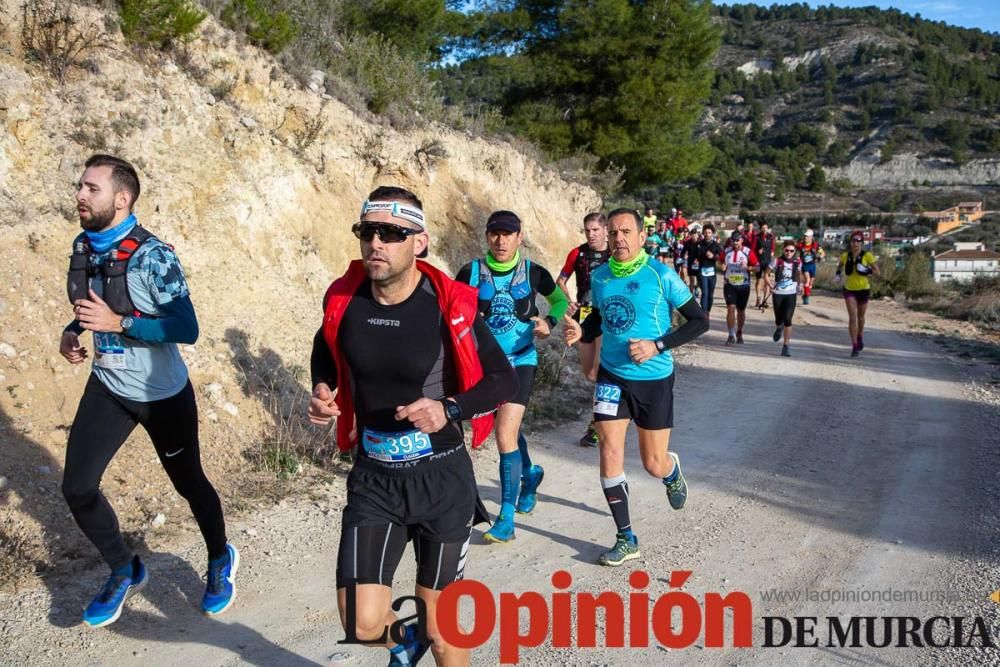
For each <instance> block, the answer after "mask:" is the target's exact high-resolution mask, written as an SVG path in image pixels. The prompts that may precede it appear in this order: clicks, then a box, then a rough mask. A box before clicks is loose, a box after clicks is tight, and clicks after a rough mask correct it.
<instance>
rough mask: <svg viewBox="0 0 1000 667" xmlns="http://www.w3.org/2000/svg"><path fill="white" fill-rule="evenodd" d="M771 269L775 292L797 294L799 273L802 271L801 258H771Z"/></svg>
mask: <svg viewBox="0 0 1000 667" xmlns="http://www.w3.org/2000/svg"><path fill="white" fill-rule="evenodd" d="M771 270H772V271H774V290H773V292H774V293H775V294H798V292H799V273H800V272H801V271H802V260H801V259H799V258H798V257H796V258H795V259H793V260H792V261H787V260H785V258H784V257H779V258H778V259H772V260H771Z"/></svg>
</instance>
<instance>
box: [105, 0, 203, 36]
mask: <svg viewBox="0 0 1000 667" xmlns="http://www.w3.org/2000/svg"><path fill="white" fill-rule="evenodd" d="M120 2H121V7H120V9H119V15H120V17H121V28H122V34H123V35H125V38H126V39H127V40H129V41H131V42H135V43H137V44H151V45H153V46H159V47H166V46H169V45H170V44H172V43H173V42H181V43H187V42H190V41H191V40H193V39H194V37H195V34H194V33H195V30H197V29H198V26H199V25H201V22H202V21H204V20H205V17H206V16H208V14H206V13H205V12H203V11H201V10H200V9H198V8H197V7H195V6H194V5H193V4H191V2H190V1H189V0H120Z"/></svg>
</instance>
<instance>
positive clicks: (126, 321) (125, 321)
mask: <svg viewBox="0 0 1000 667" xmlns="http://www.w3.org/2000/svg"><path fill="white" fill-rule="evenodd" d="M133 324H135V320H134V319H133V318H132V316H131V315H126V316H125V317H123V318H122V320H121V322H119V324H118V326H120V327H121V328H122V333H124V334H128V330H129V329H131V328H132V325H133Z"/></svg>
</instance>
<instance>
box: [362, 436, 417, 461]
mask: <svg viewBox="0 0 1000 667" xmlns="http://www.w3.org/2000/svg"><path fill="white" fill-rule="evenodd" d="M361 442H362V446H363V447H364V448H365V451H366V452H367V453H368V456H370V457H371V458H373V459H375V460H376V461H382V462H384V463H399V462H402V461H412V460H414V459H419V458H423V457H425V456H428V455H429V454H431V453H432V451H433V449H432V448H431V437H430V436H429V435H427V434H426V433H421V432H420V431H403V432H401V433H384V432H382V431H376V430H374V429H370V428H366V429H365V431H364V436H363V437H362V440H361Z"/></svg>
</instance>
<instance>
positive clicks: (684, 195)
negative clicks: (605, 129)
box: [437, 4, 1000, 212]
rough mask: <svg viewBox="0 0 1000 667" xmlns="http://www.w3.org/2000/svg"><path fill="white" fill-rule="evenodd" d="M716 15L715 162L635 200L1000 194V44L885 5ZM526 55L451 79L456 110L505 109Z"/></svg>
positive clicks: (909, 203) (711, 125)
mask: <svg viewBox="0 0 1000 667" xmlns="http://www.w3.org/2000/svg"><path fill="white" fill-rule="evenodd" d="M712 12H713V21H714V22H715V23H716V25H717V26H718V27H719V28H720V30H721V31H722V34H723V40H722V45H721V47H720V48H719V50H718V51H717V53H716V55H715V60H714V63H715V64H714V69H715V80H714V83H713V86H712V89H711V93H710V95H709V97H708V99H707V100H706V106H705V112H704V114H703V116H702V118H701V121H700V123H699V125H698V130H697V131H698V132H699V133H700V134H701V135H702V136H705V137H708V138H710V141H711V143H712V145H713V146H714V148H715V156H714V159H713V160H712V161H711V163H710V164H709V166H708V167H707V168H706V169H705V170H704V171H703V172H702V173H701V174H700V175H699V176H696V177H695V178H693V179H691V180H689V181H687V182H683V183H663V184H659V185H657V186H656V187H650V188H644V189H642V190H638V191H630V192H623V193H618V196H617V197H616V199H620V200H621V202H622V203H628V202H634V201H635V200H636V199H638V200H642V201H644V202H645V203H647V204H649V205H654V206H655V205H660V206H661V207H667V206H671V205H681V206H682V207H683V208H685V209H686V210H689V211H692V212H695V211H703V210H711V211H735V210H737V209H741V208H742V209H749V210H761V209H765V210H775V209H780V208H782V207H784V208H789V209H796V210H799V209H811V208H815V209H816V210H820V209H821V208H823V207H832V208H833V209H835V210H846V209H860V210H866V209H867V210H870V209H872V208H878V209H882V210H909V209H910V208H911V207H912V208H916V207H919V206H923V207H926V208H929V207H932V206H934V205H935V203H934V202H937V201H938V200H940V201H941V202H942V204H946V203H948V202H949V201H950V198H951V196H952V195H955V196H958V194H959V193H960V194H961V196H964V197H977V198H983V197H986V198H987V199H989V198H990V197H991V196H992V195H991V192H992V191H993V189H994V188H995V187H997V186H1000V160H997V157H998V156H1000V35H997V34H994V33H985V32H983V31H980V30H969V29H964V28H957V27H952V26H948V25H945V24H943V23H939V22H933V21H926V20H923V19H921V18H919V17H914V16H909V15H906V14H903V13H901V12H899V11H896V10H887V11H884V10H880V9H877V8H874V7H869V8H863V9H841V8H834V7H821V8H818V9H810V8H809V7H808V6H806V5H804V4H794V5H783V6H782V5H772V6H771V7H770V8H765V7H761V6H757V5H720V6H716V7H713V8H712ZM518 57H519V56H518V55H517V52H516V48H514V49H513V50H511V51H508V52H501V53H496V52H494V53H492V54H486V55H483V56H482V57H478V58H476V57H474V58H470V59H468V60H466V61H464V62H462V63H461V64H460V65H458V66H452V67H447V68H443V69H442V70H440V71H439V73H438V77H437V78H438V79H439V82H440V85H441V86H442V90H443V92H444V93H445V96H446V99H447V101H448V102H449V103H453V104H478V105H483V106H485V107H503V101H504V99H505V97H504V96H505V95H507V94H510V90H512V89H514V88H516V86H514V85H512V83H511V78H510V73H511V71H513V70H514V69H515V67H516V63H515V61H516V59H517V58H518ZM679 157H683V156H680V155H678V156H675V158H679ZM664 159H667V160H669V159H671V156H670V155H664ZM624 166H625V167H626V168H628V165H627V164H626V165H624ZM956 190H958V191H959V192H956ZM996 203H997V204H1000V201H998V202H996Z"/></svg>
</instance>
